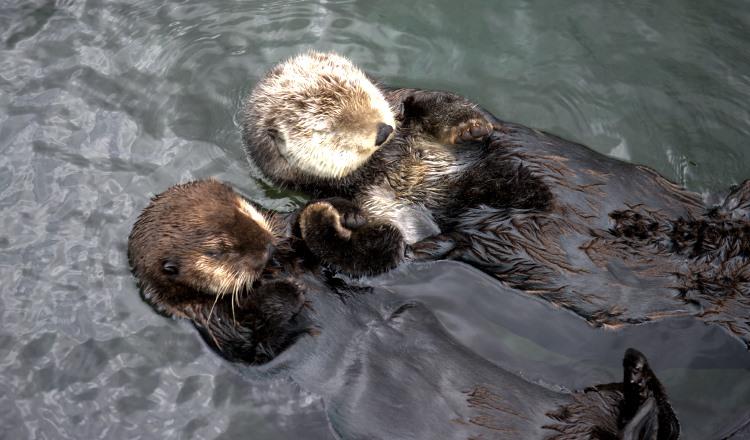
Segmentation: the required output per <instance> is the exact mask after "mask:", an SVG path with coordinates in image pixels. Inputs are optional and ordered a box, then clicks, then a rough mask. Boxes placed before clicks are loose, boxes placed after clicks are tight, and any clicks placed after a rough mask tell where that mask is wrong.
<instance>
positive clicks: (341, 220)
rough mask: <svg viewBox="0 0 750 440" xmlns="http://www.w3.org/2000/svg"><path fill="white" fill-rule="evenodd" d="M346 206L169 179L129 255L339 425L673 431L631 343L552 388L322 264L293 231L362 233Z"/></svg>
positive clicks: (489, 433) (240, 354) (152, 290)
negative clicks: (284, 205) (595, 382)
mask: <svg viewBox="0 0 750 440" xmlns="http://www.w3.org/2000/svg"><path fill="white" fill-rule="evenodd" d="M195 203H200V205H194V204H195ZM351 209H353V208H352V206H350V205H347V204H346V203H344V202H342V201H339V200H332V201H316V202H312V203H310V204H309V205H308V206H307V207H305V208H304V209H303V210H302V211H301V212H299V213H295V214H292V215H286V216H280V215H279V214H276V213H273V212H269V211H265V210H261V209H260V208H258V207H256V206H254V205H252V204H251V203H250V202H248V201H246V200H245V199H243V198H242V197H241V196H239V195H238V194H236V193H235V192H234V191H232V190H231V188H229V187H227V186H226V185H223V184H220V183H218V182H215V181H202V182H193V183H190V184H185V185H178V186H176V187H174V188H172V189H170V190H168V191H166V192H165V193H163V194H161V195H159V196H157V197H155V198H154V199H153V200H152V203H151V205H149V207H148V208H146V210H145V211H144V212H143V213H142V214H141V216H140V217H139V220H138V221H137V222H136V224H135V225H134V227H133V231H132V233H131V236H130V240H129V258H130V261H131V265H132V268H133V273H134V275H135V276H136V277H137V278H138V280H139V285H140V286H141V288H142V289H143V290H144V298H145V299H146V300H147V301H148V302H149V303H150V304H151V305H152V306H154V307H155V308H156V309H157V310H159V311H160V312H162V313H164V314H167V315H170V316H176V317H182V318H187V319H189V320H191V321H192V322H193V323H194V324H195V325H196V327H197V328H198V330H199V331H200V333H201V335H202V336H203V338H204V339H205V341H206V342H207V343H208V344H209V345H210V346H212V347H213V348H214V349H216V350H217V352H218V353H219V354H221V355H222V356H224V357H226V358H227V359H229V360H232V361H234V362H239V363H241V364H251V365H258V364H264V366H263V367H260V368H259V370H256V371H258V372H259V373H260V374H264V372H265V374H272V372H274V371H276V372H278V371H282V372H284V374H288V375H290V376H291V377H292V378H294V379H295V380H296V381H297V382H298V383H299V384H300V385H301V386H303V387H305V388H306V389H308V390H311V391H313V392H315V393H317V394H319V395H321V396H322V397H323V399H324V400H325V401H326V409H327V411H328V412H329V414H330V415H331V426H332V428H333V429H334V430H335V431H336V433H337V434H338V435H339V436H341V437H343V438H376V439H391V438H424V439H433V438H456V439H466V438H483V437H484V438H497V437H505V436H508V435H511V436H513V437H518V438H539V439H542V438H545V439H573V440H575V439H581V440H582V439H586V438H592V437H596V436H600V437H601V436H609V437H610V438H617V437H618V436H620V438H624V439H637V438H643V435H644V434H643V433H644V432H645V433H646V434H645V435H649V436H651V437H648V438H659V439H662V440H671V439H674V438H676V437H677V435H678V433H679V425H678V423H677V420H676V418H675V416H674V413H673V411H672V409H671V407H670V405H669V403H668V401H667V397H666V393H665V392H664V389H663V387H662V386H661V384H660V383H659V381H658V380H657V378H656V376H655V375H654V374H653V373H652V371H651V370H650V369H649V367H648V363H647V362H646V359H645V357H643V355H642V354H640V353H638V352H636V351H634V350H629V351H628V352H627V353H626V355H625V360H624V363H623V367H624V380H623V383H618V384H613V385H604V386H599V387H594V388H593V389H590V390H587V391H585V392H579V393H572V394H569V393H561V392H556V391H552V390H549V389H547V388H545V387H542V386H540V385H536V384H532V383H529V382H527V381H525V380H523V379H522V378H520V377H518V376H517V375H515V374H512V373H510V372H508V371H505V370H503V369H502V368H499V367H497V366H495V365H493V364H491V363H490V362H488V361H486V360H484V359H483V358H481V357H479V356H478V355H476V354H474V353H472V352H471V351H470V350H467V349H465V348H464V347H462V346H461V345H460V344H458V343H457V342H456V341H454V340H453V339H452V338H451V337H450V336H449V335H448V334H447V333H446V332H445V331H444V329H443V328H442V326H441V325H440V323H439V322H438V321H437V319H436V318H435V316H434V315H433V314H432V313H431V312H430V311H429V310H428V309H427V308H426V307H424V306H423V305H421V304H419V303H415V302H413V301H409V300H408V299H405V298H400V297H398V296H396V295H394V294H391V293H390V292H376V291H374V290H373V289H372V288H369V287H367V286H352V285H349V284H347V283H345V282H344V281H342V280H341V279H340V278H335V277H332V276H331V274H330V273H329V272H328V271H326V270H325V269H324V266H323V265H321V264H320V261H319V260H318V259H317V257H316V256H314V255H310V254H308V250H306V248H305V247H304V242H299V239H298V238H295V236H294V234H296V232H295V230H299V232H300V233H301V234H302V235H303V236H304V235H312V236H319V235H322V236H325V237H327V238H332V239H338V240H344V239H346V240H347V241H356V240H360V239H364V240H365V241H370V239H371V238H372V237H368V236H366V235H363V234H367V233H368V232H367V231H368V228H370V225H369V224H366V223H365V224H363V223H362V222H361V221H360V220H361V219H359V218H357V216H356V213H355V212H352V211H348V210H351ZM235 214H236V215H235ZM185 216H189V218H188V219H185ZM346 225H349V226H351V228H353V229H349V228H347V226H346ZM373 227H374V228H377V227H378V225H374V226H373ZM325 228H328V229H329V231H320V230H317V229H325ZM310 229H314V230H312V231H311V230H310ZM371 232H372V233H373V234H375V233H378V232H382V231H379V230H377V229H375V230H372V231H371ZM329 233H330V234H333V235H328V234H329ZM381 235H382V234H381ZM340 244H341V245H342V246H347V244H346V243H345V242H343V241H342V242H341V243H340ZM298 245H299V246H298ZM377 249H378V247H376V248H372V249H370V250H369V252H370V254H371V255H370V256H371V257H374V258H375V259H376V260H377V258H378V257H377V256H374V255H372V253H373V252H376V251H377ZM353 255H354V256H355V257H357V256H358V255H357V254H356V251H353ZM206 257H208V258H211V260H210V261H208V260H205V258H206ZM359 257H360V258H361V257H362V256H359ZM386 259H387V258H386ZM446 264H447V263H446ZM243 268H245V269H243ZM657 436H658V437H657Z"/></svg>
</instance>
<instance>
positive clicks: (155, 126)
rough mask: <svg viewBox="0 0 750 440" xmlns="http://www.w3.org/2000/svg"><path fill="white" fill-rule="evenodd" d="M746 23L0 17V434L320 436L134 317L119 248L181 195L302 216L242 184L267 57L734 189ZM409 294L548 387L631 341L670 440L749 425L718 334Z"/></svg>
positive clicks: (249, 4)
mask: <svg viewBox="0 0 750 440" xmlns="http://www.w3.org/2000/svg"><path fill="white" fill-rule="evenodd" d="M748 29H750V3H747V2H743V1H738V0H727V1H722V2H706V1H696V0H693V1H688V0H683V1H677V0H665V1H660V2H651V1H620V0H616V1H608V2H594V1H590V0H589V1H565V2H563V1H545V2H543V1H514V2H511V1H497V2H480V1H462V2H456V1H448V0H440V1H430V2H427V1H409V2H407V1H400V2H374V1H327V2H322V1H321V2H301V1H297V2H279V1H271V2H260V1H237V2H229V1H214V2H205V1H193V0H187V1H179V2H146V1H111V0H89V1H76V0H56V1H46V2H44V1H30V2H29V1H23V2H22V1H18V2H13V1H12V0H11V1H9V0H5V1H3V2H0V152H2V154H0V280H2V288H0V426H2V427H3V432H2V433H0V437H3V438H13V439H16V438H45V437H46V438H75V439H77V438H135V437H141V438H165V437H166V438H242V437H244V438H330V433H329V429H328V424H327V421H326V420H325V418H324V415H323V408H322V403H321V402H320V400H319V399H318V398H317V397H316V396H314V395H311V394H310V393H308V392H306V391H305V390H300V389H299V387H297V386H296V385H294V384H290V383H288V382H285V381H279V380H276V381H269V382H262V383H252V382H247V381H243V380H241V379H240V378H238V377H237V376H235V375H234V374H233V373H231V372H230V371H228V370H227V368H226V366H225V365H224V364H223V363H222V362H221V361H219V360H218V359H217V358H216V356H215V355H213V354H212V353H210V352H208V351H207V350H206V348H205V347H203V346H202V345H201V344H200V343H199V341H198V338H197V336H196V335H195V333H194V332H193V331H192V329H191V328H189V327H188V326H187V325H183V323H177V322H173V321H169V320H166V319H164V318H162V317H160V316H157V315H156V314H154V313H153V312H152V311H151V310H150V309H149V308H148V307H147V306H145V305H144V304H143V303H142V302H141V300H140V298H139V296H138V295H137V292H136V289H135V286H134V283H133V281H132V279H131V277H130V274H129V273H128V269H127V261H126V258H125V252H124V250H125V243H126V240H127V234H128V232H129V230H130V227H131V225H132V222H133V221H134V219H135V217H136V216H137V214H138V212H139V211H140V210H141V209H142V208H143V207H144V206H145V205H146V204H147V202H148V197H149V196H150V195H152V194H154V193H157V192H160V191H162V190H164V189H165V188H166V187H168V186H169V185H172V184H174V183H177V182H180V181H185V180H188V179H191V178H197V177H206V176H216V177H218V178H220V179H223V180H227V181H229V182H232V183H233V184H235V185H236V186H238V187H239V188H240V189H241V190H242V191H243V192H244V193H245V194H247V195H248V196H250V197H252V198H255V199H257V200H258V201H260V202H262V203H263V204H264V205H265V206H267V207H271V208H277V209H291V208H292V207H294V206H296V204H298V203H299V198H298V197H291V196H290V195H289V194H288V193H284V192H283V191H278V190H276V189H273V188H270V187H268V186H267V185H265V184H263V183H262V182H261V181H260V180H259V179H257V174H255V172H254V171H252V170H249V168H248V166H247V164H246V162H245V159H244V155H243V153H242V150H241V142H240V136H239V132H238V128H237V115H238V112H239V107H240V101H241V98H242V97H243V96H244V95H245V94H246V93H247V92H248V91H249V89H250V88H251V87H252V85H253V84H254V82H255V81H256V80H257V79H258V78H259V77H260V75H262V73H263V72H264V71H265V70H266V69H268V68H269V67H270V66H272V65H273V64H274V63H276V62H278V61H280V60H282V59H284V58H285V57H288V56H291V55H293V54H296V53H298V52H300V51H302V50H305V49H308V48H315V49H319V50H327V49H333V50H336V51H338V52H340V53H342V54H344V55H347V56H349V57H350V58H352V59H353V60H354V61H355V62H356V63H357V64H359V65H360V66H362V67H363V68H364V69H365V70H367V71H368V72H369V73H371V74H372V75H373V76H374V77H376V78H377V79H379V80H381V81H382V82H384V83H386V84H389V85H399V86H415V87H423V88H438V89H446V90H451V91H454V92H458V93H460V94H463V95H465V96H467V97H469V98H471V99H473V100H475V101H476V102H478V103H480V104H482V105H483V106H484V107H486V108H487V109H489V110H490V111H492V112H493V113H495V114H496V115H497V116H498V117H500V118H502V119H507V120H512V121H515V122H521V123H524V124H526V125H530V126H534V127H537V128H542V129H545V130H548V131H551V132H553V133H555V134H558V135H561V136H563V137H567V138H570V139H572V140H576V141H579V142H582V143H584V144H586V145H589V146H591V147H592V148H594V149H596V150H598V151H601V152H604V153H606V154H610V155H613V156H616V157H619V158H622V159H626V160H629V161H633V162H637V163H643V164H647V165H650V166H652V167H654V168H656V169H657V170H658V171H660V172H661V173H663V174H664V175H666V176H667V177H669V178H671V179H673V180H675V181H677V182H679V183H681V184H683V185H686V186H687V187H689V188H691V189H693V190H696V191H699V192H701V193H704V194H709V193H711V192H713V191H720V190H722V189H724V188H726V187H727V186H729V185H731V184H734V183H738V182H740V181H741V180H743V179H744V178H748V177H750V146H748V143H747V140H748V139H750V136H748V135H749V134H750V111H749V110H748V109H749V107H750V106H748V102H750V55H749V53H748V50H747V48H748V47H750V32H749V31H748ZM413 276H417V275H413ZM455 276H456V277H458V275H455ZM420 282H421V283H422V286H423V287H422V289H421V290H420V291H429V292H430V295H433V296H434V297H435V298H436V299H435V300H434V301H433V305H434V307H436V308H437V309H438V312H439V313H438V314H439V316H441V319H443V320H444V321H445V322H446V325H447V326H448V327H449V329H451V331H454V332H456V334H457V335H458V336H457V337H459V339H461V340H462V342H464V343H466V344H470V345H471V344H474V345H472V348H475V349H476V350H479V351H480V352H481V351H482V349H487V350H488V351H487V353H483V354H485V355H486V356H488V357H489V358H491V359H493V360H495V361H497V362H498V363H502V362H508V363H509V365H510V366H512V367H513V368H514V369H516V370H518V371H525V372H527V374H529V375H530V376H532V377H534V378H539V379H540V380H541V379H542V378H543V379H544V380H546V381H548V382H551V383H556V384H561V385H565V386H569V387H573V386H581V382H584V383H589V382H588V381H593V380H602V381H605V380H615V379H616V378H617V375H618V374H619V373H617V369H618V363H619V359H617V358H614V357H613V353H616V352H619V350H620V348H621V346H625V345H626V344H633V345H638V346H639V348H642V350H643V351H645V352H647V354H648V355H649V357H650V358H651V359H652V362H653V363H654V365H655V366H656V368H657V369H658V371H659V373H660V375H661V376H662V377H664V378H665V382H666V383H667V386H668V388H669V390H670V392H671V394H672V397H673V400H674V401H675V407H676V409H677V412H678V416H680V418H681V422H682V425H683V432H684V434H685V435H684V436H683V438H687V439H691V438H692V439H703V438H706V437H707V436H709V435H710V434H712V433H714V432H716V431H718V430H720V429H722V428H724V427H725V426H726V425H727V424H729V423H731V422H732V421H733V420H737V419H738V418H739V417H741V416H743V415H744V416H747V414H749V413H750V375H748V373H750V356H748V355H747V353H746V352H744V351H742V352H740V354H738V355H737V356H734V357H733V358H732V359H733V360H732V361H731V362H730V361H729V360H728V359H727V356H722V355H721V354H722V353H729V352H730V351H727V350H734V349H736V347H737V346H736V345H735V344H736V342H735V341H733V340H730V339H722V338H726V336H724V335H722V334H720V333H716V332H710V331H704V330H702V329H695V328H693V329H688V330H686V329H685V327H686V325H685V324H683V323H680V324H675V323H670V324H664V325H663V326H662V327H658V330H654V331H653V332H646V331H644V330H643V329H639V330H637V331H634V332H633V333H627V332H624V333H621V334H615V333H612V332H609V333H606V334H603V333H602V332H594V333H591V334H589V333H587V332H588V330H582V329H580V330H574V329H575V328H578V326H579V324H580V323H581V322H580V321H578V320H577V318H574V317H572V316H569V315H567V314H564V313H558V314H553V315H552V316H554V318H548V315H544V316H545V318H544V322H543V323H544V325H541V326H540V324H539V323H537V322H535V320H536V319H539V315H537V314H536V313H537V312H534V311H533V310H532V309H533V308H532V307H530V306H522V307H528V308H527V309H524V310H518V311H517V314H516V315H517V316H526V317H528V325H526V326H519V325H518V324H517V323H513V324H512V325H511V323H504V322H499V323H498V322H489V321H488V322H484V321H482V320H478V319H476V316H475V315H472V314H471V313H473V312H471V313H470V311H462V309H460V308H456V307H457V306H453V308H452V309H451V308H445V309H441V308H440V307H441V304H451V301H452V300H453V298H454V295H455V292H453V293H451V292H448V291H447V290H441V289H442V288H443V287H444V285H432V284H430V279H422V280H421V281H420ZM454 282H456V283H458V284H459V285H461V286H474V287H476V288H481V286H480V285H477V284H476V282H475V281H474V280H471V279H457V280H454ZM390 283H392V284H394V285H395V286H396V287H393V289H398V285H399V282H398V280H396V281H390ZM414 283H415V281H413V280H411V281H409V286H413V285H414ZM472 283H474V284H472ZM410 288H412V287H410ZM405 290H408V289H405ZM418 290H419V289H418ZM441 301H442V302H441ZM494 306H495V307H501V306H502V305H499V304H495V305H494ZM488 307H492V305H491V304H488ZM498 319H499V318H498ZM560 329H568V330H570V331H571V332H573V333H572V334H575V335H584V333H585V334H586V335H589V336H585V337H584V336H581V338H583V339H574V338H573V339H571V338H565V337H564V336H565V335H561V334H556V333H561V330H560ZM683 332H685V334H686V335H689V337H683V338H681V335H682V334H683ZM472 335H473V336H472ZM495 335H496V336H497V338H498V339H499V340H502V341H503V342H502V346H501V347H500V348H497V349H496V352H495V353H494V354H493V353H490V351H491V350H489V348H488V347H489V346H490V345H491V343H489V342H487V343H484V342H481V341H484V339H483V338H491V337H492V336H495ZM583 340H585V341H586V342H585V343H583V342H581V341H583ZM477 341H479V342H477ZM544 341H547V342H549V341H555V344H547V345H546V346H544V344H543V342H544ZM660 344H661V345H660ZM728 347H733V348H728ZM675 350H678V351H679V352H680V355H679V356H676V355H673V353H674V351H675ZM509 359H510V360H509ZM540 365H541V366H540ZM583 378H585V381H584V380H583ZM6 436H7V437H6Z"/></svg>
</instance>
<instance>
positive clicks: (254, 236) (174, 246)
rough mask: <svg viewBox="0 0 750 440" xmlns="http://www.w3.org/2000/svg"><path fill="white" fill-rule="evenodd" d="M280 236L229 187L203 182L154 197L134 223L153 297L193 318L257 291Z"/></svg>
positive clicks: (132, 253)
mask: <svg viewBox="0 0 750 440" xmlns="http://www.w3.org/2000/svg"><path fill="white" fill-rule="evenodd" d="M278 235H280V234H277V233H276V232H275V229H274V225H273V222H272V220H271V219H269V218H266V217H264V215H263V214H262V213H261V212H260V211H259V210H258V209H256V208H255V207H253V206H252V205H251V204H250V203H249V202H247V201H246V200H245V199H244V198H243V197H241V196H240V195H239V194H237V193H236V192H234V191H233V190H232V188H230V187H229V186H227V185H224V184H222V183H220V182H217V181H214V180H203V181H196V182H190V183H186V184H182V185H175V186H173V187H171V188H169V189H168V190H166V191H165V192H163V193H161V194H159V195H157V196H155V197H154V198H153V199H152V200H151V203H150V204H149V206H148V207H147V208H146V209H145V210H144V211H143V212H142V213H141V215H140V216H139V217H138V220H137V221H136V222H135V224H134V225H133V230H132V231H131V233H130V237H129V239H128V259H129V261H130V266H131V268H132V271H133V274H134V275H135V277H136V278H137V279H138V282H139V285H140V287H141V291H142V294H143V296H144V299H146V301H147V302H149V303H150V304H151V305H152V306H154V307H155V308H156V309H157V310H158V311H160V312H162V313H166V314H168V315H171V316H176V317H188V318H189V317H193V316H195V314H196V313H198V312H199V310H197V309H196V308H200V307H205V306H206V305H208V306H211V305H212V304H213V303H214V301H215V300H216V299H217V298H218V297H220V296H223V295H227V294H232V295H237V294H239V293H240V292H244V291H245V290H246V289H248V288H250V287H251V285H252V283H253V282H254V281H255V280H256V279H258V278H259V276H260V275H261V274H262V272H263V269H264V268H265V266H266V264H267V263H268V261H269V258H270V257H271V253H272V252H273V250H274V245H275V244H276V243H277V241H278V240H279V237H278Z"/></svg>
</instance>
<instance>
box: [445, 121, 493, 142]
mask: <svg viewBox="0 0 750 440" xmlns="http://www.w3.org/2000/svg"><path fill="white" fill-rule="evenodd" d="M490 133H492V124H490V123H489V122H487V120H486V119H484V118H472V119H469V120H468V121H464V122H461V123H460V124H458V125H457V126H455V127H453V128H451V132H450V141H451V143H452V144H461V143H464V142H473V141H483V140H484V139H485V138H487V136H489V135H490Z"/></svg>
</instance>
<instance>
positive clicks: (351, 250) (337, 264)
mask: <svg viewBox="0 0 750 440" xmlns="http://www.w3.org/2000/svg"><path fill="white" fill-rule="evenodd" d="M323 203H325V204H324V205H322V207H321V206H318V205H315V204H308V205H307V207H305V209H303V210H302V211H301V213H300V216H303V217H304V223H305V224H306V225H308V226H307V227H306V228H305V230H304V231H300V236H303V237H304V241H305V245H306V247H307V248H308V249H310V251H311V252H312V253H313V254H314V255H316V256H317V257H318V258H320V259H321V260H322V261H323V262H325V263H326V264H327V265H329V266H332V267H334V268H336V269H338V270H340V271H342V272H344V273H347V274H349V275H355V276H360V275H371V274H378V273H383V272H385V271H387V270H389V269H392V268H394V267H395V266H396V265H397V264H398V263H399V262H400V261H401V260H402V259H403V257H404V240H403V237H402V235H401V233H400V232H399V230H398V228H396V227H395V226H393V225H391V224H388V223H384V222H377V221H368V219H367V217H366V215H365V214H364V213H363V212H362V211H361V210H360V209H359V208H358V207H357V205H355V204H354V203H352V202H350V201H348V200H346V199H342V198H330V199H324V202H323ZM327 206H330V207H332V208H333V209H334V210H335V211H337V212H338V213H339V215H340V216H341V220H340V222H341V226H342V227H344V228H347V229H348V230H349V231H350V233H351V236H349V237H342V236H341V235H340V233H339V232H338V231H337V229H336V228H335V227H334V225H333V221H332V219H331V218H330V217H328V216H327V215H326V213H327V210H326V209H324V208H326V207H327ZM299 223H300V222H298V223H297V224H299Z"/></svg>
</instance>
